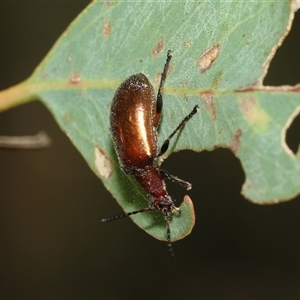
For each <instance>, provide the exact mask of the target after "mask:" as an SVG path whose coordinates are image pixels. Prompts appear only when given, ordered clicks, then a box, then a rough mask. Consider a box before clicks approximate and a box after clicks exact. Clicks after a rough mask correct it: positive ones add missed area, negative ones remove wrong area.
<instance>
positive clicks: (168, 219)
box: [165, 211, 175, 260]
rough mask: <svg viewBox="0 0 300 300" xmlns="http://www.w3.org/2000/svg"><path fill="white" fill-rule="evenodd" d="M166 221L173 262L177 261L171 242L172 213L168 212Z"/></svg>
mask: <svg viewBox="0 0 300 300" xmlns="http://www.w3.org/2000/svg"><path fill="white" fill-rule="evenodd" d="M165 220H166V226H167V246H168V250H169V253H170V255H171V258H172V260H175V253H174V250H173V246H172V242H171V228H170V213H169V212H168V211H167V212H166V213H165Z"/></svg>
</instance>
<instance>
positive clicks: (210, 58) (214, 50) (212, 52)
mask: <svg viewBox="0 0 300 300" xmlns="http://www.w3.org/2000/svg"><path fill="white" fill-rule="evenodd" d="M219 53H220V45H219V44H216V45H214V46H212V47H211V48H209V49H208V50H206V51H205V52H204V53H203V54H202V55H201V56H200V57H199V59H198V65H199V67H200V72H201V73H204V72H205V71H207V70H208V69H209V68H210V67H211V65H212V63H213V62H214V61H215V60H216V58H217V57H218V55H219Z"/></svg>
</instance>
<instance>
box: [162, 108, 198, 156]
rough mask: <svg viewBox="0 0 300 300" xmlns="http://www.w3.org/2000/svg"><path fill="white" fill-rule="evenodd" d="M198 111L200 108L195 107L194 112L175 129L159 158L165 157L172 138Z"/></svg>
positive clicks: (164, 144) (166, 141) (164, 143)
mask: <svg viewBox="0 0 300 300" xmlns="http://www.w3.org/2000/svg"><path fill="white" fill-rule="evenodd" d="M198 110H199V106H198V105H195V106H194V108H193V110H192V111H191V112H190V113H189V114H188V115H187V116H186V117H185V118H184V119H183V120H182V121H181V122H180V123H179V125H178V126H177V127H176V128H175V130H174V131H173V132H172V133H171V134H170V135H169V137H168V138H167V139H166V140H165V141H164V142H163V144H162V146H161V149H160V152H159V154H158V156H161V155H163V154H164V153H165V152H166V151H167V150H168V148H169V144H170V140H171V138H172V137H173V136H174V135H175V134H176V133H177V132H178V131H179V130H180V129H181V128H182V127H183V126H184V125H185V123H186V122H187V121H189V120H190V119H191V118H192V117H193V115H195V114H196V113H197V111H198Z"/></svg>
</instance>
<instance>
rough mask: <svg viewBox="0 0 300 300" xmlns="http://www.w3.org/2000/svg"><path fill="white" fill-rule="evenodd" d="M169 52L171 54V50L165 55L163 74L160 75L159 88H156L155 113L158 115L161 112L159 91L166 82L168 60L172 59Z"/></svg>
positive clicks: (161, 103)
mask: <svg viewBox="0 0 300 300" xmlns="http://www.w3.org/2000/svg"><path fill="white" fill-rule="evenodd" d="M171 52H172V51H171V50H168V53H167V60H166V63H165V66H164V69H163V72H162V73H161V77H160V83H159V88H158V92H157V98H156V111H157V112H158V113H160V112H161V110H162V105H163V102H162V94H161V91H162V88H163V85H164V83H165V81H166V77H167V72H168V67H169V64H170V60H171V58H172V54H171Z"/></svg>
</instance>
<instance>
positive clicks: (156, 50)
mask: <svg viewBox="0 0 300 300" xmlns="http://www.w3.org/2000/svg"><path fill="white" fill-rule="evenodd" d="M163 47H164V39H163V38H162V37H161V38H160V39H159V40H158V43H157V44H156V46H155V47H154V49H153V50H152V55H153V56H155V57H156V56H158V54H159V53H160V52H161V50H162V49H163Z"/></svg>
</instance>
